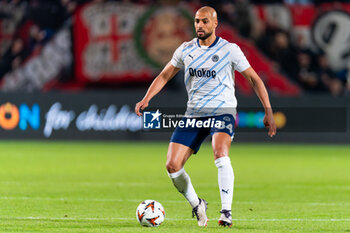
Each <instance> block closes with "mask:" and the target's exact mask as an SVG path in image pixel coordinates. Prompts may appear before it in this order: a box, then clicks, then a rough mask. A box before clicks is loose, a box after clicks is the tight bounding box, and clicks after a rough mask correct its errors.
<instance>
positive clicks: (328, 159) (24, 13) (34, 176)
mask: <svg viewBox="0 0 350 233" xmlns="http://www.w3.org/2000/svg"><path fill="white" fill-rule="evenodd" d="M202 5H211V6H213V7H215V9H216V10H217V11H218V15H219V27H218V30H217V33H218V35H219V36H221V37H223V38H225V39H227V40H229V41H231V42H235V43H237V44H238V45H239V46H240V47H241V48H242V50H243V51H244V53H245V54H246V56H247V58H248V60H249V61H250V63H251V64H252V66H253V67H254V68H255V70H256V71H257V72H258V74H259V75H260V77H261V78H262V79H263V81H264V82H265V84H266V86H267V89H268V91H269V94H270V98H271V103H272V106H273V107H274V111H275V119H276V123H277V126H278V127H279V129H278V133H277V136H276V137H274V138H272V139H271V138H269V137H268V136H267V133H266V130H265V129H263V128H262V113H263V109H262V108H261V104H260V102H259V100H258V98H257V97H256V95H255V94H254V92H253V90H252V89H251V88H250V87H249V84H248V82H247V81H246V80H244V78H243V77H242V76H241V75H240V74H239V73H237V72H236V80H235V81H236V95H237V99H238V103H239V108H238V111H239V113H240V115H239V120H238V122H237V126H238V127H237V129H236V131H237V134H236V135H235V139H234V146H232V154H233V156H232V161H233V162H232V163H233V166H234V169H235V172H236V174H237V176H238V179H237V181H236V184H237V185H236V186H235V187H236V189H235V200H234V208H235V209H236V211H237V212H236V215H235V216H234V219H235V222H237V224H238V227H235V226H234V228H235V230H237V231H239V230H241V231H242V232H260V231H259V230H261V232H309V231H310V232H322V231H323V232H324V231H328V232H346V231H349V229H350V226H349V225H348V223H349V219H350V213H349V209H348V207H349V199H348V197H349V179H350V177H349V172H348V164H349V156H348V155H349V154H350V152H349V147H348V143H349V142H350V130H349V125H350V124H349V109H350V101H349V100H350V99H349V98H350V97H349V93H350V43H349V38H350V3H349V2H347V1H311V0H285V1H273V0H271V1H253V0H251V1H248V0H236V1H230V0H222V1H200V0H193V1H190V0H188V1H185V0H184V1H176V0H164V1H151V0H139V1H137V0H135V1H132V0H130V1H128V0H125V1H103V0H94V1H84V0H61V1H59V0H49V1H45V0H27V1H25V0H23V1H21V0H0V57H1V59H0V138H1V139H2V140H1V141H0V148H1V150H0V184H1V185H0V220H1V221H0V231H1V232H14V231H16V232H28V231H32V232H33V231H34V232H77V231H79V232H101V231H102V232H116V231H120V232H138V231H141V230H140V229H139V228H137V227H138V225H137V222H136V220H135V217H134V214H135V213H134V211H135V209H136V206H137V204H138V203H139V202H140V201H141V200H142V199H146V198H151V199H156V200H158V201H160V202H161V203H162V204H163V205H164V206H165V209H166V211H167V214H168V215H167V219H168V220H166V222H165V223H164V225H165V228H162V230H163V231H164V232H176V231H178V232H184V231H188V232H192V231H196V228H194V227H195V224H193V223H194V222H193V220H191V221H188V220H189V219H187V218H188V217H187V216H189V213H190V209H184V210H182V209H179V208H178V206H179V203H182V204H183V206H186V204H185V202H184V201H183V200H182V199H181V196H180V195H179V194H178V193H176V191H175V190H174V189H173V187H172V186H171V182H169V180H168V177H167V176H166V172H165V168H164V164H165V153H166V148H167V142H168V140H169V137H170V133H171V132H161V131H156V130H154V131H151V132H150V131H145V130H143V127H142V126H143V122H142V119H141V118H139V117H137V116H136V115H135V114H134V112H133V109H134V106H135V103H136V102H137V101H139V100H140V99H141V98H142V97H143V95H144V94H145V91H146V90H147V87H148V86H149V84H150V83H151V81H152V80H153V78H154V77H155V76H156V75H157V73H159V71H160V70H161V67H162V66H163V65H164V64H165V63H166V62H167V61H168V60H169V59H170V58H171V56H172V53H173V51H174V50H175V49H176V48H177V47H178V46H179V45H180V44H181V43H182V41H184V40H189V39H191V38H192V37H193V36H194V31H193V27H192V25H193V14H194V12H195V11H196V9H198V8H199V7H200V6H202ZM182 75H183V73H181V72H179V74H177V76H176V77H174V78H173V79H172V80H171V82H170V83H168V85H167V86H166V87H165V90H164V91H162V92H161V93H160V94H159V95H158V96H156V97H155V98H154V100H152V101H151V103H150V108H153V109H157V108H159V109H160V110H161V111H162V109H164V108H169V107H170V108H174V109H180V108H183V107H184V106H185V103H186V98H187V95H186V92H185V88H184V84H183V77H182ZM95 140H96V141H97V142H96V141H95ZM209 140H210V139H208V141H209ZM259 142H264V144H260V143H259ZM308 142H310V143H312V144H307V143H308ZM286 143H287V144H286ZM296 143H302V144H296ZM334 143H336V144H337V145H333V144H334ZM338 144H342V145H338ZM199 154H200V156H196V157H195V158H193V160H194V161H192V162H191V164H192V165H191V166H190V167H188V171H189V173H190V174H191V178H192V179H193V183H196V184H198V183H199V184H201V183H200V182H201V181H202V180H203V179H205V180H206V184H202V185H199V186H198V189H197V190H198V191H199V192H201V193H205V194H207V196H206V198H207V199H208V200H209V202H210V203H211V206H210V207H209V215H210V217H209V218H211V219H213V218H214V219H215V217H217V213H218V209H219V202H218V200H219V199H218V198H219V196H218V192H217V187H216V185H217V181H216V177H215V176H213V174H215V173H216V170H215V169H216V168H215V167H212V166H209V164H211V165H212V159H211V157H209V156H208V155H210V154H211V149H210V145H209V143H208V142H207V143H205V144H204V145H203V147H202V148H201V151H200V153H199ZM202 155H203V156H202ZM191 159H192V158H191ZM130 160H131V161H132V163H130ZM199 166H202V167H204V168H205V169H206V171H208V172H207V173H206V174H203V172H202V171H201V170H200V169H199ZM210 174H211V175H210ZM187 214H188V215H187ZM184 216H186V217H184ZM184 218H185V219H184ZM214 221H215V220H214ZM166 226H168V227H169V228H166ZM62 229H63V230H62ZM80 230H81V231H80ZM211 230H212V231H213V232H218V229H216V228H214V229H210V227H209V229H208V231H211ZM255 230H256V231H255Z"/></svg>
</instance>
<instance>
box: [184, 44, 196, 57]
mask: <svg viewBox="0 0 350 233" xmlns="http://www.w3.org/2000/svg"><path fill="white" fill-rule="evenodd" d="M195 49H196V46H193V48H192V49H191V50H190V51H189V52H188V53H186V55H185V56H183V57H182V60H185V58H186V57H187V56H188V54H190V53H192V52H193V51H194V50H195Z"/></svg>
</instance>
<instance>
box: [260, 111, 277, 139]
mask: <svg viewBox="0 0 350 233" xmlns="http://www.w3.org/2000/svg"><path fill="white" fill-rule="evenodd" d="M263 122H264V125H265V127H266V128H268V129H269V132H268V133H267V134H268V135H269V136H270V137H273V136H275V135H276V131H277V129H276V124H275V120H274V119H273V114H272V111H271V113H266V114H265V117H264V121H263Z"/></svg>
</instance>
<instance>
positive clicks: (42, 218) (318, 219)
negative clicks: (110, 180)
mask: <svg viewBox="0 0 350 233" xmlns="http://www.w3.org/2000/svg"><path fill="white" fill-rule="evenodd" d="M0 219H1V220H42V221H113V220H127V221H133V220H136V217H135V218H72V217H63V218H62V217H61V218H57V217H56V218H55V217H40V216H39V217H31V216H30V217H0ZM165 219H166V220H170V221H195V220H194V219H193V218H184V219H182V218H165ZM211 220H215V221H216V220H218V219H213V218H211ZM232 220H233V221H236V222H350V219H342V218H330V219H327V218H310V219H308V218H271V219H269V218H263V219H257V218H254V219H240V218H236V219H232Z"/></svg>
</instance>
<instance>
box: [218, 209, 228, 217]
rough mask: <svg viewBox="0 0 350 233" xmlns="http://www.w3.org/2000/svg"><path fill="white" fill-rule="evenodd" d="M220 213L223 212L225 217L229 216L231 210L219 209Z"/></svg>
mask: <svg viewBox="0 0 350 233" xmlns="http://www.w3.org/2000/svg"><path fill="white" fill-rule="evenodd" d="M220 213H221V214H224V215H225V217H226V218H229V217H231V211H230V210H221V211H220Z"/></svg>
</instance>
